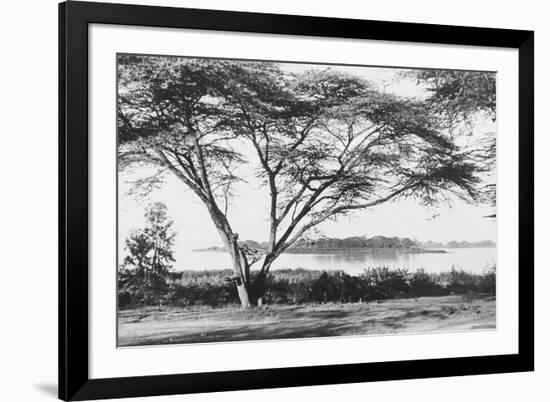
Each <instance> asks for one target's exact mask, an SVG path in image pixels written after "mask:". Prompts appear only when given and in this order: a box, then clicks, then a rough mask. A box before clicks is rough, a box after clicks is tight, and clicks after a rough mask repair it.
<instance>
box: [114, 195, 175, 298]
mask: <svg viewBox="0 0 550 402" xmlns="http://www.w3.org/2000/svg"><path fill="white" fill-rule="evenodd" d="M145 218H146V222H147V223H146V227H145V228H143V229H138V230H134V231H133V232H132V233H130V235H129V236H128V238H127V239H126V245H125V248H126V250H127V252H128V254H127V256H126V257H125V258H124V261H123V263H122V266H121V267H120V269H119V274H118V287H119V302H120V303H121V304H125V303H128V302H129V301H130V300H131V299H132V298H137V299H139V300H142V301H143V302H146V303H159V302H161V300H162V297H161V296H162V295H165V294H166V292H167V290H168V280H169V279H170V278H171V277H172V273H171V271H170V270H171V268H172V263H173V262H174V257H173V250H172V248H173V245H174V236H175V232H174V231H173V230H172V224H173V222H172V220H170V219H169V218H168V216H167V214H166V206H165V205H164V204H162V203H159V202H157V203H154V204H152V205H150V206H148V208H147V209H146V212H145Z"/></svg>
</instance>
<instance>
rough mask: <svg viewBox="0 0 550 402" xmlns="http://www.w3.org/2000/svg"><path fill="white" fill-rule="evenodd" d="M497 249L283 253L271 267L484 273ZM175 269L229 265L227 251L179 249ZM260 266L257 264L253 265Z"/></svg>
mask: <svg viewBox="0 0 550 402" xmlns="http://www.w3.org/2000/svg"><path fill="white" fill-rule="evenodd" d="M496 250H497V249H496V248H461V249H445V251H446V253H417V254H414V253H402V252H376V253H365V252H361V251H348V252H339V253H332V254H283V255H281V256H280V257H279V258H278V259H277V260H276V261H275V263H274V264H273V266H272V269H280V268H305V269H321V270H325V269H326V270H331V269H339V270H343V271H346V272H347V273H349V274H358V273H361V272H363V270H364V269H365V268H368V267H374V266H382V265H384V266H389V267H391V268H408V269H409V271H415V270H417V269H419V268H423V269H425V270H426V271H427V272H443V271H450V270H451V268H452V267H453V266H454V267H455V269H464V270H465V271H468V272H472V273H482V272H484V271H485V270H486V269H487V267H488V266H490V265H492V264H495V263H496ZM176 257H177V263H176V264H175V266H176V269H196V270H202V269H224V268H230V266H231V265H230V260H229V257H228V255H227V254H226V253H224V252H216V251H185V252H179V253H178V255H177V256H176ZM253 268H257V267H253Z"/></svg>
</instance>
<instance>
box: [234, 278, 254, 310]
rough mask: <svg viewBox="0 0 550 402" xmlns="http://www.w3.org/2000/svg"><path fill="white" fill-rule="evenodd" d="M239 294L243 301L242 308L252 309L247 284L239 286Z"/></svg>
mask: <svg viewBox="0 0 550 402" xmlns="http://www.w3.org/2000/svg"><path fill="white" fill-rule="evenodd" d="M237 293H238V294H239V300H240V301H241V308H242V309H247V308H251V307H252V303H250V297H249V295H248V288H247V286H246V284H245V283H241V284H237Z"/></svg>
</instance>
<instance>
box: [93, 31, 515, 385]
mask: <svg viewBox="0 0 550 402" xmlns="http://www.w3.org/2000/svg"><path fill="white" fill-rule="evenodd" d="M89 35H90V36H89V37H90V47H89V55H90V62H89V63H90V64H89V74H90V75H89V77H90V82H89V97H90V98H89V101H90V103H89V105H90V120H89V122H90V126H89V130H90V131H89V133H90V138H89V149H90V151H89V152H90V155H89V157H90V159H89V160H90V165H91V166H90V187H91V188H90V192H89V194H90V198H89V206H90V218H89V224H90V244H89V250H90V261H89V264H90V277H89V280H90V282H89V283H90V296H89V297H90V300H89V302H90V311H89V320H90V321H89V324H90V326H89V328H90V345H89V353H90V356H89V357H90V367H89V375H90V377H91V378H106V377H121V376H141V375H159V374H177V373H190V372H208V371H223V370H242V369H259V368H273V367H291V366H308V365H322V364H343V363H361V362H376V361H392V360H410V359H423V358H443V357H461V356H473V355H477V356H480V355H495V354H508V353H517V352H518V339H517V332H518V310H517V302H518V277H517V271H518V266H517V261H518V241H517V233H518V203H517V200H518V192H517V183H518V152H517V149H518V108H517V99H518V54H517V50H515V49H493V48H482V47H468V46H448V45H428V44H416V43H414V44H406V43H399V42H384V41H365V40H352V39H331V38H309V37H295V36H283V35H267V34H244V33H225V32H213V31H197V30H183V29H164V28H144V27H127V26H112V25H102V24H92V25H90V28H89ZM117 52H118V53H126V52H127V53H146V54H165V55H181V56H205V57H226V58H243V59H260V60H261V59H263V60H281V61H299V62H321V63H339V64H362V65H378V66H403V67H433V68H452V69H472V70H490V71H497V73H498V76H497V79H498V91H497V92H498V93H497V106H498V149H497V150H498V153H497V155H498V160H499V161H503V160H504V163H498V187H497V189H498V211H497V213H498V215H497V216H498V269H497V271H498V280H497V287H498V288H497V322H498V329H497V330H492V331H474V332H459V333H438V334H414V335H392V336H388V335H385V336H364V337H361V336H359V337H339V338H338V337H335V338H307V339H299V340H272V341H250V342H228V343H217V344H216V343H213V344H194V345H193V344H191V345H174V346H154V347H139V348H120V349H117V348H116V315H115V312H116V265H117V261H116V245H117V242H116V231H115V228H116V210H115V209H116V208H115V200H116V195H115V194H116V135H115V127H116V114H115V110H116V107H115V91H116V70H115V65H116V53H117Z"/></svg>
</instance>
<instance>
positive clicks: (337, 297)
mask: <svg viewBox="0 0 550 402" xmlns="http://www.w3.org/2000/svg"><path fill="white" fill-rule="evenodd" d="M231 275H232V271H230V270H204V271H181V272H171V273H169V275H168V276H167V277H165V278H156V280H152V281H148V283H147V285H144V284H143V282H142V281H139V283H140V285H137V282H138V281H135V280H134V279H135V278H134V276H135V273H134V272H133V271H132V270H126V269H121V270H119V276H118V306H119V309H125V308H133V307H137V306H140V305H157V306H158V305H172V306H179V307H186V306H195V305H206V306H212V307H221V306H227V305H232V304H238V303H239V298H238V295H237V291H236V287H235V285H234V284H233V283H232V282H230V281H228V280H227V278H228V277H230V276H231ZM495 293H496V266H494V265H493V266H490V267H488V268H487V270H486V271H485V272H484V273H483V274H473V273H468V272H466V271H463V270H456V269H452V270H451V271H448V272H442V273H427V272H425V271H423V270H418V271H416V272H412V273H411V272H409V271H408V270H406V269H390V268H388V267H375V268H367V269H365V270H364V271H363V272H362V273H361V274H359V275H350V274H347V273H345V272H343V271H336V270H335V271H318V270H306V269H281V270H276V271H273V272H272V273H270V275H269V276H268V279H267V283H266V291H265V293H264V296H263V298H262V302H263V303H264V304H303V303H328V302H339V303H357V302H368V301H372V300H384V299H394V298H407V297H422V296H444V295H451V294H464V295H466V297H475V295H476V294H485V295H495Z"/></svg>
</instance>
